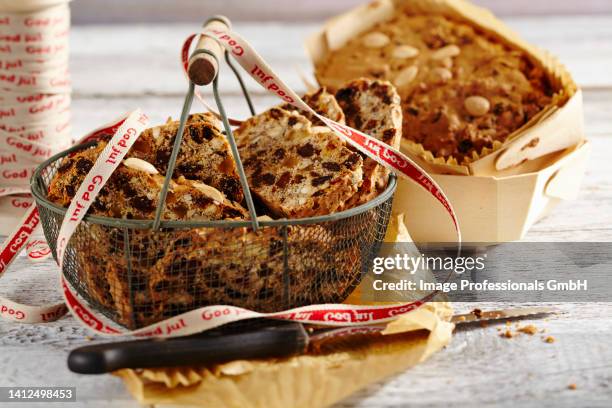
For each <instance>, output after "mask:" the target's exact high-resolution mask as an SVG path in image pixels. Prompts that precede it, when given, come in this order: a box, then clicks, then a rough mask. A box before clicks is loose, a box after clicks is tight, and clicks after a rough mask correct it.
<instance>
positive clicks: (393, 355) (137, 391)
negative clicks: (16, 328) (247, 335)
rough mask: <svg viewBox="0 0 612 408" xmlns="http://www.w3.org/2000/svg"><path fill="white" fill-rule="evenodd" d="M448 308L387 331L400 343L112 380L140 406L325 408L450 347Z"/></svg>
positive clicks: (413, 316)
mask: <svg viewBox="0 0 612 408" xmlns="http://www.w3.org/2000/svg"><path fill="white" fill-rule="evenodd" d="M451 314H452V309H451V308H450V306H449V304H447V303H432V304H427V305H425V306H423V307H422V308H420V309H418V310H416V311H414V312H411V313H409V314H407V315H404V316H402V317H401V318H400V319H398V320H396V321H394V322H393V323H391V324H389V325H388V327H387V330H386V331H387V333H389V334H391V333H398V332H411V333H409V334H407V335H406V337H405V338H404V336H402V339H403V340H402V341H398V342H395V341H394V342H382V343H377V344H376V345H371V346H369V347H365V348H363V347H353V348H351V349H350V350H347V351H340V352H335V353H332V354H328V355H323V356H298V357H292V358H289V359H283V360H266V361H244V360H242V361H234V362H231V363H227V364H222V365H219V366H215V367H211V368H208V369H207V368H175V369H144V370H121V371H118V372H116V373H115V374H116V375H118V376H119V377H121V378H122V379H123V381H124V382H125V384H126V386H127V388H128V390H129V391H130V393H131V394H132V395H133V396H134V397H135V398H136V399H137V400H138V401H139V402H140V403H141V404H156V406H158V405H157V404H161V405H162V406H163V405H164V404H171V405H172V406H193V407H196V406H197V407H206V408H216V407H240V408H246V407H265V408H268V407H269V408H273V407H279V408H281V407H282V408H286V407H323V406H328V405H331V404H333V403H335V402H337V401H339V400H341V399H343V398H345V397H347V396H348V395H350V394H351V393H353V392H355V391H357V390H358V389H360V388H362V387H364V386H366V385H367V384H370V383H373V382H376V381H380V380H381V379H383V378H385V377H388V376H390V375H392V374H395V373H397V372H400V371H402V370H405V369H407V368H409V367H412V366H414V365H416V364H418V363H420V362H422V361H424V360H426V359H427V358H428V357H430V356H431V355H432V354H433V353H435V352H436V351H438V350H440V349H441V348H442V347H444V346H445V345H447V344H448V343H449V341H450V339H451V334H452V330H453V324H452V323H448V319H449V318H450V316H451Z"/></svg>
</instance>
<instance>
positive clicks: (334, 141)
mask: <svg viewBox="0 0 612 408" xmlns="http://www.w3.org/2000/svg"><path fill="white" fill-rule="evenodd" d="M235 136H236V141H237V144H238V149H239V151H240V155H241V157H242V160H243V164H244V168H245V172H246V174H247V178H248V180H249V185H250V187H251V190H252V192H253V193H254V194H255V195H256V196H257V197H258V198H259V199H260V200H261V201H262V202H263V203H264V204H265V205H266V206H267V207H268V208H269V209H270V210H271V211H272V213H273V214H274V215H276V216H278V217H288V218H301V217H310V216H315V215H325V214H331V213H333V212H335V211H336V210H338V209H339V208H342V206H343V205H344V203H345V202H347V201H348V200H349V199H350V198H351V197H352V196H353V195H354V194H355V193H356V192H357V190H358V189H359V186H360V185H361V183H362V174H363V172H362V166H363V159H362V158H361V156H360V155H359V154H357V153H355V152H353V151H351V150H350V149H348V148H347V147H346V146H345V144H344V143H343V142H342V141H341V140H340V139H339V138H338V137H337V136H336V135H335V134H334V133H333V132H332V131H331V130H329V129H327V128H324V127H320V126H315V127H313V126H312V124H311V123H310V121H309V120H308V119H307V118H306V117H304V116H302V115H301V114H299V113H298V112H295V111H293V112H288V111H286V110H284V109H280V108H272V109H270V110H268V111H266V112H264V113H262V114H260V115H257V116H254V117H252V118H250V119H248V120H247V121H245V122H243V124H242V125H241V126H240V127H239V128H238V129H237V130H236V132H235Z"/></svg>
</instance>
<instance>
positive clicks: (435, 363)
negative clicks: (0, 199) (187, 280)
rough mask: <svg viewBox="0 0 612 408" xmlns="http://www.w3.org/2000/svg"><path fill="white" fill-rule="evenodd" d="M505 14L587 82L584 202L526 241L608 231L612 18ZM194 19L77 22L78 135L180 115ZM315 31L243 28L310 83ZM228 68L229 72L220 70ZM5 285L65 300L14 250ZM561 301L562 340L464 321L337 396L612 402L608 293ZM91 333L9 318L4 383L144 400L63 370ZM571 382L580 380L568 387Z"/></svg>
mask: <svg viewBox="0 0 612 408" xmlns="http://www.w3.org/2000/svg"><path fill="white" fill-rule="evenodd" d="M508 23H509V24H510V25H511V26H513V27H515V28H516V29H517V30H518V31H519V32H521V33H522V34H523V35H524V36H525V37H526V38H527V39H528V40H530V41H532V42H534V43H536V44H538V45H540V46H542V47H544V48H547V49H549V50H550V51H552V52H553V53H555V54H556V55H558V56H559V57H560V58H561V60H562V61H563V62H564V63H566V64H567V65H568V67H569V68H570V70H571V71H572V72H573V73H574V75H575V78H576V80H577V81H578V82H579V83H580V85H581V86H582V87H583V89H584V91H585V92H584V93H585V109H586V129H587V136H588V137H589V138H590V139H591V141H592V143H593V154H592V159H591V164H590V168H589V169H588V172H587V177H586V179H585V181H584V184H583V188H582V194H581V196H580V199H579V200H578V201H576V202H568V203H565V204H562V205H561V206H560V207H559V208H557V209H556V210H555V212H554V213H553V214H552V215H551V216H550V217H548V218H547V219H545V220H543V221H541V222H540V223H538V224H537V225H535V226H534V227H533V228H532V230H531V231H530V232H529V234H528V236H527V240H532V241H571V240H575V241H612V176H611V174H612V173H611V170H612V168H611V166H610V157H611V156H612V16H610V17H605V16H603V17H577V18H571V17H558V18H545V17H538V18H525V17H524V18H512V19H509V20H508ZM196 28H197V26H195V25H193V26H188V25H172V26H168V25H165V26H162V25H155V26H130V27H124V26H87V27H75V28H74V29H73V34H72V72H73V77H74V102H73V112H74V128H75V135H80V134H83V133H84V132H85V131H87V130H89V129H92V128H94V127H96V126H98V125H100V124H102V123H104V122H106V121H108V120H110V119H113V118H114V117H116V116H118V115H119V114H121V113H123V112H126V111H128V110H130V109H133V108H136V107H140V108H142V109H143V110H144V111H145V112H147V113H148V114H149V115H150V116H151V118H152V120H153V123H155V122H162V121H165V119H166V118H167V117H168V116H174V117H177V116H178V114H179V112H180V108H181V103H182V98H183V92H184V91H185V90H186V88H187V85H186V82H185V80H184V78H183V75H182V73H181V71H180V70H179V64H178V53H179V47H180V44H181V41H182V39H183V38H184V37H185V36H186V35H187V34H189V33H190V31H192V30H194V29H196ZM315 28H316V26H315V25H295V24H293V25H279V24H264V25H258V26H255V25H249V24H238V25H237V26H236V29H237V30H238V31H239V32H241V33H243V34H244V35H245V36H246V37H247V38H249V39H251V41H252V43H253V44H254V45H255V47H256V48H257V49H258V50H259V51H260V52H261V53H262V54H263V55H264V56H265V57H266V58H268V59H269V61H270V62H271V64H272V66H273V67H275V68H277V69H278V70H279V71H280V73H281V76H282V77H283V78H285V79H287V81H288V82H289V83H290V85H292V86H294V87H296V88H298V89H301V88H303V86H302V84H301V81H300V80H299V76H298V75H297V68H298V67H299V69H301V70H302V71H303V72H309V71H310V70H309V64H308V62H307V60H306V57H305V55H304V52H303V51H302V47H301V41H302V40H303V38H305V36H306V35H307V34H308V33H310V32H313V31H314V30H315ZM267 41H269V42H267ZM228 77H229V75H228V74H227V73H224V79H228ZM222 83H223V86H222V89H223V90H224V96H225V104H226V107H227V108H228V110H229V111H230V112H231V113H232V114H234V115H236V116H239V117H242V116H244V115H246V105H245V104H244V102H243V101H242V99H241V98H240V97H239V93H238V89H237V86H236V85H235V84H234V82H233V80H231V81H222ZM251 89H253V90H254V95H255V101H256V105H257V106H258V107H259V108H260V109H261V108H264V107H267V106H271V105H272V104H273V103H275V102H276V101H275V100H273V99H271V98H270V97H268V96H265V95H263V94H262V92H261V91H260V90H259V89H257V87H256V86H255V85H254V84H253V83H251ZM0 293H2V294H4V295H9V294H10V295H12V296H13V297H14V298H15V299H16V300H18V301H19V300H21V301H24V302H25V301H30V302H41V303H42V302H44V301H57V300H59V299H60V294H59V290H58V285H57V270H56V268H55V267H54V265H52V264H51V263H48V264H45V265H37V266H32V265H31V264H29V263H26V262H25V261H23V260H19V261H18V263H17V265H16V266H15V267H14V268H12V269H11V271H9V273H8V274H7V276H5V277H4V278H3V279H2V282H1V285H0ZM473 306H474V305H473V304H472V305H466V307H473ZM496 306H497V307H499V305H496ZM557 306H558V307H559V308H560V309H561V310H563V312H564V313H563V314H561V315H558V316H555V317H552V318H550V319H549V320H547V321H538V322H537V323H536V324H537V325H538V326H539V327H542V328H544V327H545V328H546V329H547V331H548V333H549V334H550V335H552V336H554V337H555V338H556V342H555V343H552V344H547V343H544V342H543V341H542V340H541V339H540V336H533V337H529V336H522V337H520V338H515V339H510V340H508V339H503V338H500V337H499V335H498V333H497V330H496V328H495V326H490V327H488V328H484V329H481V328H478V329H474V330H469V331H466V330H464V331H458V332H457V333H456V335H455V336H454V339H453V342H452V344H451V345H450V346H449V347H448V348H446V349H445V350H444V351H442V352H440V353H438V354H437V355H435V356H434V357H433V358H432V359H430V360H429V361H427V362H426V363H424V364H422V365H420V366H418V367H416V368H415V369H413V370H410V371H408V372H405V373H403V374H401V375H399V376H397V377H395V378H393V379H391V380H389V381H387V382H384V383H381V384H375V385H372V386H371V387H369V388H367V389H365V390H363V391H362V392H359V393H358V394H356V395H354V396H353V397H351V398H350V399H348V400H347V401H345V402H343V403H342V404H340V406H343V407H353V406H357V407H387V406H396V407H399V406H402V407H403V406H445V407H446V406H449V405H452V406H464V407H472V406H487V405H490V406H493V405H495V406H517V405H520V406H529V407H539V406H553V405H554V406H562V407H574V406H587V405H588V406H608V407H609V406H611V405H612V348H610V347H609V345H610V339H611V338H612V319H611V318H610V316H611V314H612V304H601V303H600V304H592V303H591V304H560V305H557ZM481 307H483V308H484V307H486V305H482V306H481ZM88 335H90V333H89V332H88V331H87V330H86V329H84V328H82V327H80V326H79V325H78V324H77V323H76V322H75V321H74V320H73V319H72V318H70V317H68V318H64V319H61V320H60V321H58V322H55V323H53V324H47V325H37V326H32V325H20V324H13V323H6V322H2V321H0V386H10V385H41V386H42V385H47V386H51V385H56V386H60V385H63V386H76V387H77V397H78V403H77V404H72V405H70V406H83V407H135V406H137V404H136V403H135V402H134V401H133V400H132V399H131V397H130V396H129V394H128V393H127V392H126V391H125V390H124V388H123V386H122V384H121V382H120V381H119V380H118V379H116V378H114V377H111V376H96V377H88V376H78V375H74V374H72V373H70V372H69V371H68V369H67V368H66V356H67V352H68V351H69V350H70V349H72V348H74V347H75V346H78V345H82V344H85V343H87V340H86V336H88ZM570 383H575V384H576V386H577V389H576V390H569V389H568V388H567V387H568V385H569V384H570ZM51 405H53V404H51ZM19 406H20V407H23V406H25V405H19Z"/></svg>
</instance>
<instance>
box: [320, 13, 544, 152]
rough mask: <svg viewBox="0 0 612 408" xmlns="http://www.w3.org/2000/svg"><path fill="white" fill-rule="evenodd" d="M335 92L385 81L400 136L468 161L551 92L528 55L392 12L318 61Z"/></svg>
mask: <svg viewBox="0 0 612 408" xmlns="http://www.w3.org/2000/svg"><path fill="white" fill-rule="evenodd" d="M316 76H317V78H318V80H319V82H320V83H321V84H322V85H325V86H328V87H330V88H332V89H334V88H335V89H337V88H339V87H340V86H342V84H343V83H344V82H345V81H347V80H351V79H354V78H358V77H369V78H376V79H384V80H389V81H391V82H392V83H393V84H394V85H395V86H396V87H397V89H398V92H399V94H400V96H401V99H402V108H403V113H404V114H403V137H404V138H406V139H408V140H411V141H413V142H416V143H419V144H422V145H423V147H424V148H425V149H426V150H428V151H431V152H432V153H433V154H434V156H435V157H443V158H444V159H449V158H454V159H456V160H457V161H458V162H459V163H465V162H469V160H471V159H473V157H477V156H478V155H479V154H480V152H481V151H482V150H483V149H484V148H491V147H492V146H493V143H494V142H495V141H499V142H502V143H503V142H504V141H505V140H506V138H507V137H508V136H509V135H510V134H512V133H513V132H515V131H517V130H518V129H520V128H521V127H523V125H525V124H526V123H527V122H528V121H529V120H530V119H531V118H533V117H534V116H535V115H537V114H538V113H539V112H540V111H542V110H543V109H544V108H545V107H547V106H548V105H549V104H550V103H551V97H552V96H553V94H554V93H555V90H554V89H553V87H552V86H551V81H550V79H549V77H548V76H547V74H546V73H545V72H544V70H543V69H542V68H541V67H540V66H538V65H536V64H535V63H534V62H533V61H532V59H531V58H529V56H528V55H527V54H526V53H525V52H523V51H521V50H519V49H518V48H516V49H515V48H512V47H510V46H508V45H505V44H502V43H501V42H500V41H499V39H497V38H494V37H492V36H491V35H488V34H486V33H484V32H482V31H480V30H479V29H478V28H476V27H474V26H471V25H469V24H466V23H464V22H459V21H456V20H453V19H452V18H450V17H447V16H443V15H429V14H424V15H415V14H411V12H407V11H404V10H399V11H397V12H396V13H395V15H394V16H393V17H392V18H391V19H390V20H388V21H385V22H381V23H378V24H376V25H375V26H373V27H372V28H370V29H368V30H366V31H364V32H362V33H361V34H359V35H357V36H355V37H354V38H352V39H350V40H349V41H348V42H347V43H346V44H344V45H343V46H341V47H340V48H338V49H336V50H333V51H331V52H330V53H329V54H328V55H327V57H326V58H325V59H324V60H322V61H321V62H320V63H318V64H317V67H316Z"/></svg>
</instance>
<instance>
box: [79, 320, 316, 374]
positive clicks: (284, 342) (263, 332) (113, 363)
mask: <svg viewBox="0 0 612 408" xmlns="http://www.w3.org/2000/svg"><path fill="white" fill-rule="evenodd" d="M307 345H308V335H307V334H306V331H305V330H304V326H303V325H302V324H300V323H285V322H275V324H273V325H267V326H265V327H263V328H258V329H257V330H255V331H247V332H235V333H229V334H224V333H223V332H218V333H214V334H206V333H204V334H198V335H193V336H187V337H179V338H170V339H154V340H133V341H122V342H114V343H104V344H95V345H91V346H84V347H80V348H78V349H75V350H73V351H72V352H71V353H70V354H69V356H68V368H70V370H71V371H73V372H75V373H80V374H103V373H109V372H112V371H115V370H119V369H121V368H147V367H175V366H186V365H211V364H219V363H224V362H228V361H232V360H249V359H256V358H272V357H285V356H293V355H297V354H301V353H303V352H304V351H305V350H306V347H307Z"/></svg>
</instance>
